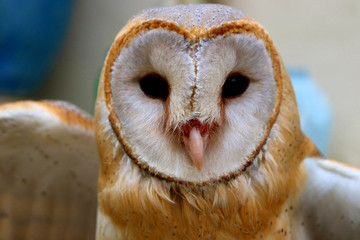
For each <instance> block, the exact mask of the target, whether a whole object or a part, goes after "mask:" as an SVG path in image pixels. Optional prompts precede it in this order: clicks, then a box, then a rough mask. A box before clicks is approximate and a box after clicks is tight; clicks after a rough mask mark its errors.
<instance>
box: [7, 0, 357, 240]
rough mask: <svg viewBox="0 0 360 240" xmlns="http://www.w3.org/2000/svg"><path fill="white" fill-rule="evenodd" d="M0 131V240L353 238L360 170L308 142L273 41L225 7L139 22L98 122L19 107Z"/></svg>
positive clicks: (43, 105) (146, 16)
mask: <svg viewBox="0 0 360 240" xmlns="http://www.w3.org/2000/svg"><path fill="white" fill-rule="evenodd" d="M0 131H1V136H0V141H1V145H0V148H1V151H0V156H1V161H0V177H1V181H0V186H1V189H0V190H1V191H0V194H1V198H0V201H1V204H0V220H1V224H0V238H1V239H14V238H17V239H18V238H22V239H24V238H27V239H91V238H93V237H94V236H95V238H96V239H97V240H105V239H108V240H110V239H129V240H130V239H358V238H359V237H360V171H359V169H356V168H354V167H350V166H346V165H344V164H341V163H337V162H335V161H332V160H328V159H326V158H325V157H324V156H322V155H321V153H320V152H319V151H318V150H317V148H316V146H315V145H314V144H313V143H312V141H311V140H310V139H309V138H308V137H307V136H306V135H304V134H303V133H302V131H301V129H300V124H299V116H298V110H297V106H296V101H295V96H294V92H293V89H292V86H291V81H290V79H289V77H288V75H287V72H286V69H285V67H284V64H283V62H282V60H281V58H280V56H279V54H278V52H277V50H276V48H275V46H274V44H273V42H272V40H271V38H270V37H269V35H268V33H267V32H266V31H265V30H264V29H263V28H262V27H261V26H260V25H259V24H258V23H257V22H256V21H254V20H252V19H250V18H248V17H246V16H245V15H243V13H241V12H240V11H238V10H236V9H233V8H231V7H228V6H223V5H180V6H172V7H164V8H156V9H150V10H145V11H143V12H141V13H140V14H139V15H137V16H135V17H134V18H133V19H132V20H130V21H129V22H128V24H127V25H126V26H125V27H124V28H123V29H122V30H121V31H120V32H119V34H118V35H117V36H116V38H115V41H114V43H113V44H112V46H111V48H110V50H109V52H108V55H107V57H106V59H105V63H104V67H103V70H102V74H101V78H100V84H99V88H98V97H97V101H96V107H95V118H94V120H93V119H92V117H91V116H88V115H87V114H85V113H84V112H82V111H81V110H79V109H78V108H76V107H75V106H73V105H70V104H68V103H64V102H52V101H41V102H33V101H25V102H17V103H10V104H5V105H2V106H1V107H0ZM95 139H96V140H95ZM96 146H97V147H96ZM97 150H98V151H97ZM97 180H98V183H97V185H96V181H97ZM96 192H97V195H96ZM96 200H97V201H96ZM96 202H97V204H96ZM95 218H96V219H95Z"/></svg>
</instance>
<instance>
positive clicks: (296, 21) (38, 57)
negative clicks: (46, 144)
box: [0, 0, 360, 166]
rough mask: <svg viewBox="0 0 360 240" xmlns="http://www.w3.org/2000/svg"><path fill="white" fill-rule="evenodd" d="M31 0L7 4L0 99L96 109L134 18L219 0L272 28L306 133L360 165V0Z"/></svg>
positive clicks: (1, 8) (1, 9)
mask: <svg viewBox="0 0 360 240" xmlns="http://www.w3.org/2000/svg"><path fill="white" fill-rule="evenodd" d="M25 2H26V1H25ZM25 2H24V1H21V0H4V1H1V2H0V102H6V101H14V100H18V99H60V100H65V101H69V102H71V103H73V104H75V105H77V106H79V107H80V108H82V109H84V110H86V111H87V112H89V113H91V114H92V113H93V106H94V99H95V91H96V90H95V89H96V82H97V78H98V75H99V72H100V69H101V67H102V63H103V61H104V58H105V55H106V52H107V50H108V48H109V47H110V45H111V43H112V41H113V39H114V37H115V35H116V34H117V32H118V31H119V30H120V29H121V28H122V27H123V26H124V25H125V24H126V22H127V20H128V19H129V18H130V17H131V16H133V15H135V14H136V13H138V12H139V11H141V10H142V9H145V8H150V7H157V6H166V5H173V4H179V3H203V2H211V3H222V4H227V5H230V6H233V7H236V8H238V9H240V10H242V11H243V12H244V13H245V14H246V15H248V16H250V17H251V18H254V19H256V20H257V21H258V22H260V23H261V24H262V25H263V26H264V28H265V29H266V30H267V31H268V32H269V34H270V36H271V37H272V39H273V41H274V43H275V45H276V47H277V49H278V51H279V53H280V55H281V56H282V58H283V60H284V62H285V64H286V65H287V67H288V70H289V72H290V74H291V76H292V79H293V82H294V86H295V90H296V93H297V95H298V96H297V97H298V101H299V105H300V110H301V115H302V116H301V120H302V125H303V128H304V130H305V131H306V132H307V134H308V135H310V136H311V135H313V136H311V137H312V138H313V139H315V140H316V142H317V144H318V145H319V146H320V148H321V149H322V151H323V152H325V153H326V155H327V156H329V157H331V158H334V159H337V160H341V161H344V162H348V163H351V164H354V165H356V166H360V157H359V156H360V94H359V92H360V1H358V0H346V1H345V0H344V1H338V0H319V1H311V0H302V1H286V0H269V1H259V0H233V1H231V0H224V1H200V0H198V1H180V0H178V1H177V0H146V1H145V0H142V1H140V0H132V1H124V0H103V1H99V0H62V1H48V0H33V1H29V3H28V4H26V3H25ZM30 2H31V3H30Z"/></svg>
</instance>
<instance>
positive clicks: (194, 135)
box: [181, 119, 210, 171]
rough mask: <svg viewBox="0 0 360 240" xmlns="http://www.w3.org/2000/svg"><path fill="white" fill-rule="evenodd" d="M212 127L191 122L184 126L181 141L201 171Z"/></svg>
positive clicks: (195, 121) (196, 121)
mask: <svg viewBox="0 0 360 240" xmlns="http://www.w3.org/2000/svg"><path fill="white" fill-rule="evenodd" d="M209 135H210V125H208V124H202V123H200V121H199V120H196V119H195V120H191V121H189V122H187V123H186V124H184V125H183V126H182V136H181V140H182V142H183V143H184V145H185V148H186V150H187V152H188V153H189V155H190V157H191V160H192V161H193V162H194V164H195V166H196V168H197V169H198V170H199V171H201V169H202V166H203V157H204V152H205V149H206V146H207V144H208V142H209Z"/></svg>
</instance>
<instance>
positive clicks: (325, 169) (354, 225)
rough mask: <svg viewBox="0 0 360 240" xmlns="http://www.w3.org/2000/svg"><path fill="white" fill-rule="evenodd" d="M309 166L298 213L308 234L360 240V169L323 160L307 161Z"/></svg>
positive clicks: (321, 237) (344, 239) (316, 237)
mask: <svg viewBox="0 0 360 240" xmlns="http://www.w3.org/2000/svg"><path fill="white" fill-rule="evenodd" d="M305 167H306V170H307V175H308V180H307V184H306V187H305V190H304V192H303V193H302V196H301V198H300V202H299V208H298V210H297V214H298V218H299V219H298V220H299V224H300V225H301V227H302V228H304V231H305V235H307V237H308V238H310V239H343V240H347V239H349V240H351V239H360V169H357V168H354V167H350V166H347V165H345V164H342V163H339V162H335V161H332V160H327V159H320V158H309V159H306V160H305ZM299 239H300V238H299ZM302 239H303V238H302Z"/></svg>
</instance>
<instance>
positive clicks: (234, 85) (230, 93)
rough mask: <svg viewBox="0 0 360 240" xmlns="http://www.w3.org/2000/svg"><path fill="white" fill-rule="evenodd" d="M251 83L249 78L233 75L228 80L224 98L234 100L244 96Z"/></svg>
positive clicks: (237, 74)
mask: <svg viewBox="0 0 360 240" xmlns="http://www.w3.org/2000/svg"><path fill="white" fill-rule="evenodd" d="M249 83H250V80H249V78H247V77H246V76H244V75H241V74H240V73H233V74H231V75H230V76H228V78H227V79H226V81H225V83H224V86H223V90H222V94H221V96H222V98H233V97H238V96H240V95H242V94H243V93H244V92H245V91H246V89H247V88H248V86H249Z"/></svg>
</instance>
